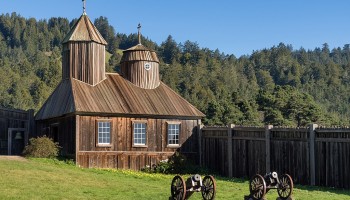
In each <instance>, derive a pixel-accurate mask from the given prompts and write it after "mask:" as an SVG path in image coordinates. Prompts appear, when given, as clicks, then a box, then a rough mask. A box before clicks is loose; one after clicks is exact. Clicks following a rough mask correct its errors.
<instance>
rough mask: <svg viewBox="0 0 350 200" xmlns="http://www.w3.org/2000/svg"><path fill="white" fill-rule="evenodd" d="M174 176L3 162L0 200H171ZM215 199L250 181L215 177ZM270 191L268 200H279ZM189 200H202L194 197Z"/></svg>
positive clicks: (310, 194)
mask: <svg viewBox="0 0 350 200" xmlns="http://www.w3.org/2000/svg"><path fill="white" fill-rule="evenodd" d="M184 177H185V178H187V176H184ZM172 178H173V175H162V174H146V173H142V172H134V171H125V170H98V169H81V168H78V167H75V166H74V165H69V164H66V163H64V162H62V161H54V160H47V159H30V160H27V161H13V160H0V199H120V200H125V199H138V200H141V199H166V200H168V199H169V196H170V183H171V181H172ZM216 180H217V198H216V199H240V200H242V199H243V196H244V195H245V194H248V193H249V188H248V181H245V180H240V179H225V178H221V177H216ZM276 197H277V192H276V191H270V192H269V193H268V195H267V198H268V199H276ZM294 197H295V199H307V200H309V199H317V200H321V199H327V200H328V199H344V200H345V199H350V191H349V190H335V189H327V188H318V187H304V186H296V188H295V190H294ZM190 199H201V195H200V194H199V193H198V194H193V195H192V197H191V198H190Z"/></svg>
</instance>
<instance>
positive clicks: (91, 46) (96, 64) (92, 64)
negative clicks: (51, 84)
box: [62, 42, 106, 85]
mask: <svg viewBox="0 0 350 200" xmlns="http://www.w3.org/2000/svg"><path fill="white" fill-rule="evenodd" d="M62 78H63V79H69V78H75V79H78V80H80V81H83V82H85V83H88V84H90V85H96V84H98V83H99V82H101V81H102V80H104V79H105V78H106V77H105V46H104V45H102V44H98V43H95V42H69V43H66V44H64V47H63V53H62Z"/></svg>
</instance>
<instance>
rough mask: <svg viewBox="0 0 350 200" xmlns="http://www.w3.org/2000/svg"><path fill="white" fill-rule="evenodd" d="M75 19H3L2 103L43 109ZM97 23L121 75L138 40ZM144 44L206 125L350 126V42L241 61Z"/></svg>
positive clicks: (276, 50)
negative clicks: (122, 63)
mask: <svg viewBox="0 0 350 200" xmlns="http://www.w3.org/2000/svg"><path fill="white" fill-rule="evenodd" d="M75 21H76V19H75V20H72V21H71V22H69V21H68V20H67V19H66V18H60V17H59V18H50V19H48V20H37V19H34V18H29V19H26V18H23V17H21V16H20V15H18V14H16V13H12V14H2V15H0V80H1V84H0V106H2V107H6V108H17V109H24V110H27V109H34V110H36V111H37V110H38V109H39V108H40V107H41V105H42V104H43V103H44V102H45V100H46V99H47V98H48V96H49V95H50V94H51V92H52V91H53V90H54V89H55V87H56V85H57V84H58V83H59V81H60V79H61V48H62V46H61V41H62V40H63V38H64V36H65V35H66V34H67V33H68V31H69V29H70V27H71V26H72V25H73V24H74V22H75ZM94 24H95V25H96V27H97V28H98V29H99V31H100V32H101V34H102V35H103V37H104V38H105V39H106V41H107V42H108V46H107V48H106V49H107V51H108V53H107V56H106V58H107V59H106V69H107V71H110V72H113V71H116V72H118V70H119V61H120V59H121V55H122V52H121V50H123V49H127V48H129V47H131V46H133V45H135V44H137V35H136V34H130V35H126V34H123V33H118V32H116V30H115V29H114V28H113V27H112V26H111V25H110V24H109V23H108V19H107V18H105V17H99V18H97V19H95V20H94ZM142 41H143V44H144V45H145V46H147V47H149V48H151V49H154V50H155V51H156V52H157V53H158V56H159V58H160V60H161V64H160V70H161V72H160V73H161V79H162V81H163V82H165V83H166V84H167V85H169V86H170V87H171V88H173V89H174V90H175V91H177V92H178V93H179V94H181V95H182V96H183V97H184V98H186V99H187V100H188V101H189V102H191V103H192V104H194V105H195V106H196V107H197V108H198V109H200V110H201V111H202V112H203V113H205V114H206V118H205V119H203V122H204V123H205V124H210V125H213V124H215V125H223V124H228V123H233V124H237V125H238V124H242V125H264V124H272V125H277V126H305V125H307V124H308V123H311V122H315V123H318V124H320V125H324V126H330V125H332V126H348V125H349V122H350V120H349V119H350V107H349V106H348V105H349V102H350V45H349V44H345V45H344V47H339V48H334V49H329V46H328V45H327V43H325V44H323V45H322V47H320V48H315V49H314V50H306V49H303V48H301V49H297V50H295V49H293V47H292V46H290V45H286V44H283V43H280V44H278V45H277V46H273V47H271V48H266V49H263V50H257V51H255V52H253V53H252V54H251V55H249V56H241V57H239V58H237V57H235V56H234V55H227V54H224V53H222V52H220V51H219V50H210V49H207V48H200V47H199V45H198V44H197V43H196V42H191V41H185V42H184V43H177V42H176V41H175V40H174V39H173V38H172V37H171V36H168V38H165V41H164V42H162V43H161V44H156V43H154V42H152V41H151V40H149V39H148V38H143V39H142ZM232 48H234V45H232Z"/></svg>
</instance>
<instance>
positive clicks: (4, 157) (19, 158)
mask: <svg viewBox="0 0 350 200" xmlns="http://www.w3.org/2000/svg"><path fill="white" fill-rule="evenodd" d="M0 160H18V161H27V159H25V158H24V157H21V156H0Z"/></svg>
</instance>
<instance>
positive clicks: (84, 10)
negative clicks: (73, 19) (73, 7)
mask: <svg viewBox="0 0 350 200" xmlns="http://www.w3.org/2000/svg"><path fill="white" fill-rule="evenodd" d="M82 1H83V12H84V13H86V0H82Z"/></svg>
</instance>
